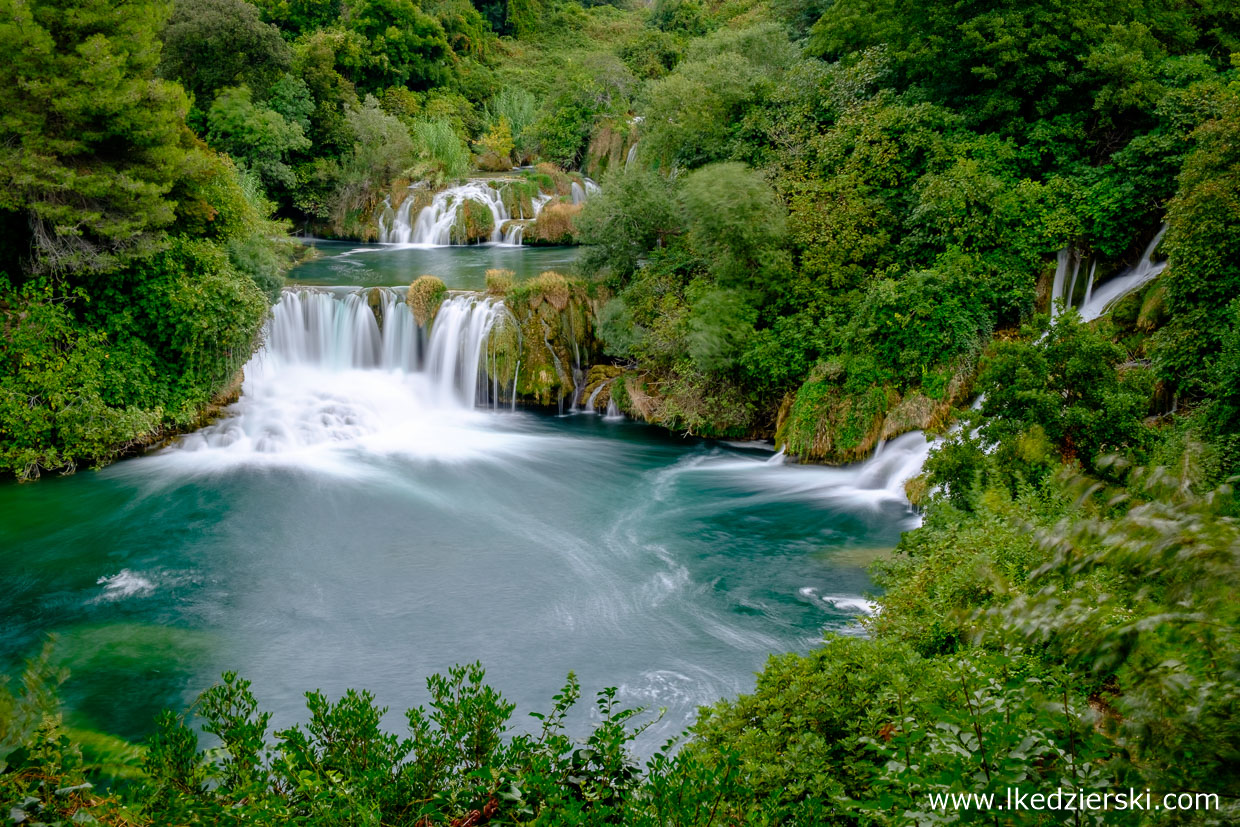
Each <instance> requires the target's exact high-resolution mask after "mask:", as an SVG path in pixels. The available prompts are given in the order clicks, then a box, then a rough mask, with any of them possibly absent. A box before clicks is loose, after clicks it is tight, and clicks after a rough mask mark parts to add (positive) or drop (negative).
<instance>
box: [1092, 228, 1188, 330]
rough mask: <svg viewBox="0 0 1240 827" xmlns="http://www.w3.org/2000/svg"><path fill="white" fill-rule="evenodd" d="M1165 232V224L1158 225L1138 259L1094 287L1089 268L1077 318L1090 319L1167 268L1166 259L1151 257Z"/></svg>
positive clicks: (1099, 314) (1096, 316)
mask: <svg viewBox="0 0 1240 827" xmlns="http://www.w3.org/2000/svg"><path fill="white" fill-rule="evenodd" d="M1166 233H1167V227H1166V225H1163V227H1162V228H1161V229H1159V231H1158V234H1157V235H1155V236H1154V239H1153V240H1152V241H1151V242H1150V243H1149V244H1148V245H1146V247H1145V250H1144V252H1142V253H1141V260H1140V261H1138V262H1137V264H1136V266H1134V267H1131V268H1129V269H1127V270H1125V271H1124V272H1122V273H1120V274H1119V275H1117V276H1115V277H1114V278H1112V279H1109V280H1108V281H1106V282H1105V283H1103V284H1101V285H1099V286H1098V288H1097V289H1094V284H1093V278H1092V277H1093V271H1092V270H1091V272H1090V283H1089V286H1088V288H1087V292H1086V294H1085V302H1084V304H1082V305H1081V318H1082V319H1084V320H1085V321H1087V322H1088V321H1092V320H1094V319H1096V318H1098V317H1099V316H1101V315H1102V314H1103V313H1105V312H1107V311H1108V310H1110V309H1111V306H1112V305H1114V304H1115V303H1116V302H1117V301H1119V300H1120V299H1122V298H1123V297H1124V296H1127V295H1128V294H1129V293H1131V292H1133V291H1134V290H1138V289H1140V288H1141V287H1143V286H1145V285H1146V284H1149V283H1150V282H1151V281H1153V280H1154V279H1156V278H1158V276H1159V275H1161V274H1162V272H1163V271H1164V270H1166V269H1167V262H1166V261H1154V251H1155V250H1157V249H1158V245H1159V244H1160V243H1161V242H1162V239H1163V236H1164V235H1166Z"/></svg>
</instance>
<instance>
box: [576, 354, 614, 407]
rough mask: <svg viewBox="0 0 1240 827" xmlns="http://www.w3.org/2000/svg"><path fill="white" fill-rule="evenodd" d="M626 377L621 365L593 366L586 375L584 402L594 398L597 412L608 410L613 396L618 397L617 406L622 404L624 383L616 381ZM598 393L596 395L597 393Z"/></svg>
mask: <svg viewBox="0 0 1240 827" xmlns="http://www.w3.org/2000/svg"><path fill="white" fill-rule="evenodd" d="M623 375H624V369H623V368H621V367H620V366H619V365H592V366H591V367H590V370H589V371H588V372H587V373H586V386H585V388H584V389H583V391H582V393H583V402H582V404H585V401H586V400H589V399H590V397H591V396H594V408H595V410H599V411H603V410H606V409H607V403H608V401H610V400H611V398H612V396H613V395H615V396H616V404H617V405H619V404H620V401H619V399H620V396H621V395H622V391H621V388H623V385H624V382H623V381H616V380H617V378H618V377H620V376H623ZM596 391H597V392H598V393H597V395H595V392H596Z"/></svg>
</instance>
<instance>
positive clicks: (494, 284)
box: [486, 270, 517, 296]
mask: <svg viewBox="0 0 1240 827" xmlns="http://www.w3.org/2000/svg"><path fill="white" fill-rule="evenodd" d="M486 281H487V295H488V296H503V295H506V294H507V293H509V292H510V291H511V290H512V288H513V285H515V284H516V283H517V274H516V273H514V272H513V271H511V270H487V272H486Z"/></svg>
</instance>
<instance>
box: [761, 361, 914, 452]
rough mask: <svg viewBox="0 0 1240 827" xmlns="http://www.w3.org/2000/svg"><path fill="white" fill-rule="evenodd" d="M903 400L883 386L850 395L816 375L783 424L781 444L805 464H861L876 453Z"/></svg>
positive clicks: (778, 438) (800, 392)
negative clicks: (890, 415)
mask: <svg viewBox="0 0 1240 827" xmlns="http://www.w3.org/2000/svg"><path fill="white" fill-rule="evenodd" d="M899 399H900V397H899V395H898V394H897V393H896V392H895V391H894V390H892V389H890V388H888V387H885V386H882V385H871V386H870V387H868V388H865V389H863V390H861V391H858V392H854V393H847V392H845V391H844V389H843V388H842V387H841V386H840V385H839V384H837V383H836V382H835V381H833V379H832V378H830V377H828V376H821V375H818V376H816V375H814V374H811V376H810V378H809V379H808V380H807V381H806V382H805V383H804V384H803V385H801V388H800V389H799V390H798V391H797V393H796V397H795V399H794V400H793V402H792V405H791V406H790V407H789V409H788V413H787V415H786V416H785V417H784V419H783V421H782V422H780V423H779V425H778V427H777V429H776V435H775V441H776V444H777V445H780V446H782V447H785V448H787V450H788V452H789V453H790V454H794V455H795V456H797V457H800V458H801V459H802V460H816V461H827V462H855V461H856V460H859V459H862V458H863V457H865V456H866V455H868V454H869V453H870V451H872V450H873V449H874V446H875V444H877V442H878V440H879V438H880V437H881V436H882V433H883V425H884V423H885V419H886V414H887V412H888V411H889V410H891V408H892V407H893V406H895V405H896V404H897V403H898V402H899Z"/></svg>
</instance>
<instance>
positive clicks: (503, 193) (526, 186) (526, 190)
mask: <svg viewBox="0 0 1240 827" xmlns="http://www.w3.org/2000/svg"><path fill="white" fill-rule="evenodd" d="M492 186H494V187H495V189H497V190H498V191H499V197H500V200H501V201H502V202H503V203H504V209H505V210H507V211H508V215H510V216H511V217H513V218H516V219H529V218H533V217H534V199H535V198H536V197H537V196H538V195H539V194H540V187H539V185H538V182H537V181H531V180H530V179H528V178H515V179H512V180H509V181H501V182H497V183H496V184H493V185H492Z"/></svg>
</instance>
